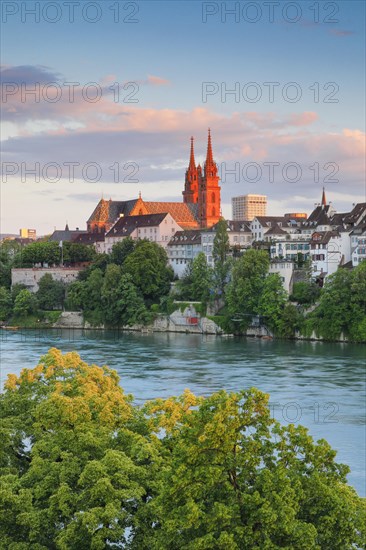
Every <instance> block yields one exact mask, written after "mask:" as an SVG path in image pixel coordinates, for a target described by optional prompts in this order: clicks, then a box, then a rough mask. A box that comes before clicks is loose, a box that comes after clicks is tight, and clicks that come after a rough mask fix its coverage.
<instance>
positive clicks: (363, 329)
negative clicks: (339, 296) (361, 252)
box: [348, 261, 366, 342]
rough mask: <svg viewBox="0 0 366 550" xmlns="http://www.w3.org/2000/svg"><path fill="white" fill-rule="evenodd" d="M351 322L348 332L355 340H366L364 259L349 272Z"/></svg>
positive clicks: (365, 264) (365, 265)
mask: <svg viewBox="0 0 366 550" xmlns="http://www.w3.org/2000/svg"><path fill="white" fill-rule="evenodd" d="M351 279H352V280H351V323H350V327H349V330H348V334H349V336H350V338H351V340H354V341H355V342H366V261H363V262H362V263H360V264H359V265H358V266H357V267H356V268H355V269H353V271H352V273H351Z"/></svg>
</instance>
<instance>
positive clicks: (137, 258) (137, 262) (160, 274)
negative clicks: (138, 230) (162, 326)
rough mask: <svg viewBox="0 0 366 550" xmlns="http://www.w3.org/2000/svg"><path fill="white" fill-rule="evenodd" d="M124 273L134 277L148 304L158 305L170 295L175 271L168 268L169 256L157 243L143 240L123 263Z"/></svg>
mask: <svg viewBox="0 0 366 550" xmlns="http://www.w3.org/2000/svg"><path fill="white" fill-rule="evenodd" d="M123 273H125V274H129V275H131V277H132V280H133V282H134V284H135V285H136V286H137V288H138V289H139V290H140V292H141V294H142V295H143V297H144V299H145V300H146V302H147V303H148V304H151V303H154V302H155V303H157V302H159V299H160V298H161V297H162V296H164V295H166V294H168V292H169V290H170V281H171V280H172V279H173V271H172V269H171V268H170V267H169V266H168V256H167V254H166V252H165V250H164V248H163V247H162V246H160V245H158V244H157V243H154V242H150V241H147V240H141V241H139V242H138V243H137V244H136V247H135V250H134V251H133V252H132V253H131V254H129V255H128V256H127V258H126V260H125V261H124V263H123Z"/></svg>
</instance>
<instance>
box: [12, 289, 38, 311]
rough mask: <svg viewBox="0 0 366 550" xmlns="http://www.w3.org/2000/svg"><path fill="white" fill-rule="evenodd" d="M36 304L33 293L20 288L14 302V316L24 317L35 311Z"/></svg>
mask: <svg viewBox="0 0 366 550" xmlns="http://www.w3.org/2000/svg"><path fill="white" fill-rule="evenodd" d="M37 308H38V304H37V299H36V297H35V295H34V294H32V293H31V292H30V291H29V290H26V289H25V290H21V291H20V292H19V294H18V295H17V297H16V298H15V302H14V309H13V312H14V315H15V316H16V317H26V316H27V315H30V314H32V313H35V312H36V311H37Z"/></svg>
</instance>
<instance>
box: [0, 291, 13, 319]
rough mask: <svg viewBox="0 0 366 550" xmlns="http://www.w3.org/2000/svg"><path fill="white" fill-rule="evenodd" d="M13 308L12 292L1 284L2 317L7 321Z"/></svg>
mask: <svg viewBox="0 0 366 550" xmlns="http://www.w3.org/2000/svg"><path fill="white" fill-rule="evenodd" d="M12 310H13V300H12V298H11V292H10V290H9V289H7V288H5V287H4V286H0V319H1V320H2V321H5V320H6V319H8V317H10V315H11V313H12Z"/></svg>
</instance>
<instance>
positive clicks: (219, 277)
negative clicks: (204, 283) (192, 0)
mask: <svg viewBox="0 0 366 550" xmlns="http://www.w3.org/2000/svg"><path fill="white" fill-rule="evenodd" d="M229 251H230V243H229V236H228V233H227V222H226V220H224V218H221V219H220V220H219V221H218V223H217V224H216V234H215V238H214V241H213V249H212V257H213V260H214V282H215V289H216V294H217V295H218V296H219V297H220V296H222V295H223V294H224V291H225V286H226V284H227V282H228V277H229V272H230V267H231V264H230V262H229V261H228V254H229Z"/></svg>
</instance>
